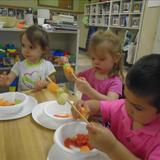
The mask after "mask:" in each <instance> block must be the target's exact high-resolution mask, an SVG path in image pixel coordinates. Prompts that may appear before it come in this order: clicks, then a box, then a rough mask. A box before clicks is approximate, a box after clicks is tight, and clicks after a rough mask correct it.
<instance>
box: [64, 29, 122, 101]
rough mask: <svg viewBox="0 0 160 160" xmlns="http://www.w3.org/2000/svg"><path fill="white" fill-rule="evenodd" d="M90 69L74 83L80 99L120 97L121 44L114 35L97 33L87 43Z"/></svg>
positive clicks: (68, 77) (107, 32)
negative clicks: (79, 92) (90, 62)
mask: <svg viewBox="0 0 160 160" xmlns="http://www.w3.org/2000/svg"><path fill="white" fill-rule="evenodd" d="M88 51H89V54H90V55H91V59H92V68H90V69H88V70H86V71H84V72H81V73H79V74H78V77H80V78H78V80H74V78H73V77H71V76H69V75H66V77H67V79H68V80H70V81H74V82H75V84H76V87H77V88H78V90H79V91H81V92H82V93H83V95H82V99H83V100H87V99H97V100H108V99H110V100H112V99H118V98H119V97H120V96H121V95H122V81H121V78H122V77H123V76H122V57H121V56H122V55H121V44H120V41H119V39H118V38H117V36H116V35H114V34H113V33H111V32H110V31H106V32H104V31H98V32H96V33H94V34H93V36H92V37H91V40H90V43H89V49H88Z"/></svg>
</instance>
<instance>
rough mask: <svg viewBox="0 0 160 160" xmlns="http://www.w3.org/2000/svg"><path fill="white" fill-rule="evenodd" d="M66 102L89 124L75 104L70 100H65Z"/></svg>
mask: <svg viewBox="0 0 160 160" xmlns="http://www.w3.org/2000/svg"><path fill="white" fill-rule="evenodd" d="M67 102H68V103H69V104H70V105H71V106H72V107H73V109H74V110H75V111H76V112H77V113H78V114H79V115H80V116H81V118H82V119H83V120H84V121H85V122H86V123H87V124H89V121H88V120H87V119H86V117H85V116H83V114H82V113H81V112H80V111H79V110H78V109H77V108H76V106H75V105H74V104H73V103H71V102H70V100H67Z"/></svg>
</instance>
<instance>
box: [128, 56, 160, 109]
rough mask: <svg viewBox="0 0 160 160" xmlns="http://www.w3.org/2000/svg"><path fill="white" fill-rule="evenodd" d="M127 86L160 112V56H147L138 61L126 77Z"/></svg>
mask: <svg viewBox="0 0 160 160" xmlns="http://www.w3.org/2000/svg"><path fill="white" fill-rule="evenodd" d="M126 86H127V87H128V89H129V90H130V91H131V92H133V93H134V94H135V95H137V96H140V97H146V98H149V99H148V100H149V103H150V104H151V105H153V106H154V107H155V108H157V111H158V112H160V55H158V54H151V55H147V56H144V57H142V58H141V59H140V60H139V61H137V62H136V63H135V64H134V65H133V67H132V68H131V69H130V70H129V72H128V74H127V76H126Z"/></svg>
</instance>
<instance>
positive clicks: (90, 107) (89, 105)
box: [72, 100, 100, 119]
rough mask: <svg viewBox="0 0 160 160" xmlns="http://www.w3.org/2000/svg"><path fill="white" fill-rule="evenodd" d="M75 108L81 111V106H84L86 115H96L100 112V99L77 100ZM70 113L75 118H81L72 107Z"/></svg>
mask: <svg viewBox="0 0 160 160" xmlns="http://www.w3.org/2000/svg"><path fill="white" fill-rule="evenodd" d="M75 106H76V107H77V109H78V110H79V111H80V112H81V108H85V110H87V112H88V113H87V114H88V116H93V115H96V114H98V113H99V112H100V101H97V100H88V101H82V100H80V101H77V103H76V105H75ZM72 115H73V117H74V118H75V119H79V118H81V117H80V115H79V114H78V113H77V112H76V111H75V110H74V108H72Z"/></svg>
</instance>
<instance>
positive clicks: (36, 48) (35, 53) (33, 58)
mask: <svg viewBox="0 0 160 160" xmlns="http://www.w3.org/2000/svg"><path fill="white" fill-rule="evenodd" d="M22 54H23V56H24V58H25V59H27V60H28V61H29V62H31V63H36V62H38V61H39V60H40V58H41V56H42V54H43V50H42V48H41V46H40V45H38V44H36V45H33V44H31V43H30V41H29V40H28V38H27V36H26V35H25V34H24V35H23V36H22Z"/></svg>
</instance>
